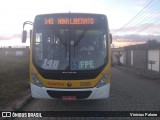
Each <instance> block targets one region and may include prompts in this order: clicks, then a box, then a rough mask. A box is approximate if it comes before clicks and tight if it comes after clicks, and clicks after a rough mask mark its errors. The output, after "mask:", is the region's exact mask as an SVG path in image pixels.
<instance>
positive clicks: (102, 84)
mask: <svg viewBox="0 0 160 120" xmlns="http://www.w3.org/2000/svg"><path fill="white" fill-rule="evenodd" d="M107 77H108V74H105V75H104V76H103V77H102V79H101V80H100V81H99V82H98V84H97V85H96V88H99V87H102V86H104V85H106V81H107Z"/></svg>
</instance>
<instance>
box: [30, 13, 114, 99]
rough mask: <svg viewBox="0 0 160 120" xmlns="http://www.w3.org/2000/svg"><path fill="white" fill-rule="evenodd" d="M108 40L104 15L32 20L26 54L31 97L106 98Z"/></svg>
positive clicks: (108, 83)
mask: <svg viewBox="0 0 160 120" xmlns="http://www.w3.org/2000/svg"><path fill="white" fill-rule="evenodd" d="M110 39H111V37H110V33H109V29H108V22H107V17H106V16H105V15H101V14H82V13H81V14H80V13H79V14H77V13H67V14H46V15H38V16H36V17H35V20H34V24H33V32H32V37H31V52H30V53H31V54H30V85H31V93H32V96H33V97H34V98H47V99H63V100H83V99H105V98H108V97H109V91H110V79H111V71H110V68H111V61H110V43H111V42H110Z"/></svg>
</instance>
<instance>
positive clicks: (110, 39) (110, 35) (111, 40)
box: [109, 33, 112, 44]
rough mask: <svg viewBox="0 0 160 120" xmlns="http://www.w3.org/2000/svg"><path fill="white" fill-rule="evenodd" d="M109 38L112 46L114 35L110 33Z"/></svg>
mask: <svg viewBox="0 0 160 120" xmlns="http://www.w3.org/2000/svg"><path fill="white" fill-rule="evenodd" d="M109 37H110V44H112V34H111V33H109Z"/></svg>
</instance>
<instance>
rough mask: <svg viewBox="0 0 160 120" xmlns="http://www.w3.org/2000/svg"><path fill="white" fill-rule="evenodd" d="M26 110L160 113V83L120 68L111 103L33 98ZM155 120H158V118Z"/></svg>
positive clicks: (114, 74)
mask: <svg viewBox="0 0 160 120" xmlns="http://www.w3.org/2000/svg"><path fill="white" fill-rule="evenodd" d="M23 110H24V111H160V80H151V79H145V78H142V77H140V76H136V75H133V74H130V73H128V72H125V71H123V70H122V69H117V68H114V67H113V68H112V83H111V92H110V98H108V99H107V100H92V101H75V102H62V101H57V100H38V99H33V100H32V101H31V102H30V103H29V104H28V105H27V106H25V107H24V108H23ZM48 119H49V118H47V120H48ZM56 119H57V118H55V120H56ZM59 119H62V118H59ZM64 119H65V118H64ZM68 119H69V118H68ZM70 119H71V118H70ZM74 119H78V118H74ZM79 119H84V118H79ZM85 119H89V120H90V119H91V120H92V119H97V120H99V119H104V120H105V119H106V118H103V117H102V118H85ZM112 119H113V118H112ZM115 119H118V120H121V118H115ZM123 119H129V118H123ZM134 119H135V118H134ZM146 119H150V118H146ZM153 119H154V120H155V118H153ZM138 120H140V118H138Z"/></svg>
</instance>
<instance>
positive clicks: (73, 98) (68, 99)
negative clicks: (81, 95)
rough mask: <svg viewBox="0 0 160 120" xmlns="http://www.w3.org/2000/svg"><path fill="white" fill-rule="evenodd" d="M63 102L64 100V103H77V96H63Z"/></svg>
mask: <svg viewBox="0 0 160 120" xmlns="http://www.w3.org/2000/svg"><path fill="white" fill-rule="evenodd" d="M62 100H64V101H75V100H77V96H62Z"/></svg>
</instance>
